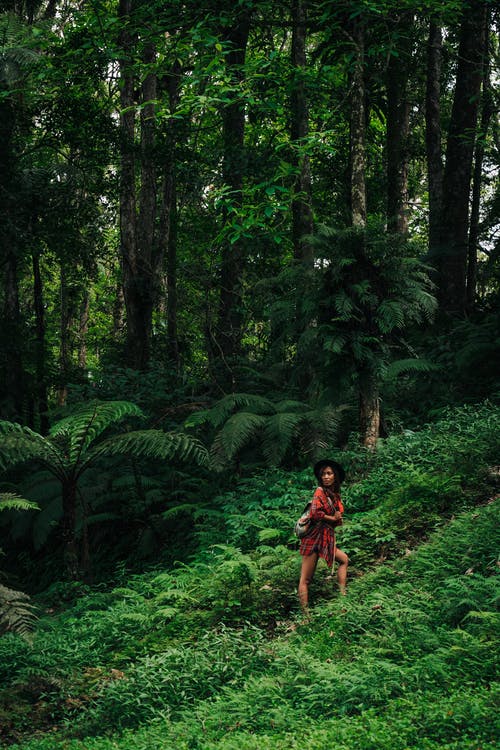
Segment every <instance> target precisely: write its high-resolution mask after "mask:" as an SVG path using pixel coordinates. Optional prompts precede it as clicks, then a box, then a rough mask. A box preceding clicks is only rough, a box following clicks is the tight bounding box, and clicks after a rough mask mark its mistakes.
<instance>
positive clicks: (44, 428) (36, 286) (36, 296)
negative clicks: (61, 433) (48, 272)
mask: <svg viewBox="0 0 500 750" xmlns="http://www.w3.org/2000/svg"><path fill="white" fill-rule="evenodd" d="M32 259H33V303H34V309H35V331H36V333H35V337H36V338H35V341H36V345H35V346H36V355H35V357H36V365H35V368H36V395H37V401H38V404H37V406H38V414H39V420H40V430H39V431H40V433H41V434H42V435H46V434H47V433H48V431H49V417H48V410H49V404H48V399H47V383H46V377H47V374H46V372H45V309H44V303H43V285H42V275H41V273H40V256H39V254H38V253H37V252H34V253H33V255H32Z"/></svg>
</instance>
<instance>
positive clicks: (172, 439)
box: [86, 430, 209, 466]
mask: <svg viewBox="0 0 500 750" xmlns="http://www.w3.org/2000/svg"><path fill="white" fill-rule="evenodd" d="M119 455H121V456H123V455H133V456H137V457H138V458H141V457H144V458H158V459H164V460H168V459H173V458H178V459H179V460H181V461H193V462H194V463H196V464H199V465H200V466H207V465H208V462H209V458H208V451H207V449H206V448H205V446H204V445H203V444H202V443H201V442H200V441H199V440H197V439H196V438H193V437H191V436H190V435H187V434H186V433H182V432H163V431H161V430H137V431H134V432H128V433H126V434H125V435H117V436H114V437H112V438H109V439H108V440H105V441H104V442H102V443H100V444H99V445H98V446H96V447H95V448H93V449H92V450H90V451H89V452H88V454H87V459H86V462H91V461H93V460H95V458H97V457H98V456H119Z"/></svg>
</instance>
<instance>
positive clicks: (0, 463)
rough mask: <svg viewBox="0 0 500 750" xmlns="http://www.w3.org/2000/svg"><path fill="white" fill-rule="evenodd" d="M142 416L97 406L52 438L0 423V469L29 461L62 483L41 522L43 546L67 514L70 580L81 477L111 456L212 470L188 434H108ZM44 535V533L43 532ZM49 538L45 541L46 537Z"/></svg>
mask: <svg viewBox="0 0 500 750" xmlns="http://www.w3.org/2000/svg"><path fill="white" fill-rule="evenodd" d="M142 416H143V415H142V412H141V410H140V409H139V408H138V407H137V406H135V404H132V403H130V402H127V401H113V402H93V403H92V404H86V405H85V406H84V407H83V408H80V409H78V411H76V412H75V413H73V414H71V415H69V416H67V417H65V418H64V419H62V420H60V421H59V422H57V423H56V424H55V425H53V427H52V428H51V430H50V433H49V435H48V437H43V436H42V435H38V434H37V433H35V432H33V431H32V430H29V429H28V428H26V427H21V426H20V425H16V424H11V423H8V422H0V435H2V436H3V439H2V440H1V442H0V468H2V469H6V468H9V467H14V466H16V465H19V464H21V463H25V462H27V461H30V460H32V461H38V462H40V463H41V464H42V465H43V466H44V467H45V468H46V470H47V471H48V472H50V473H51V474H52V475H53V476H54V477H55V478H56V479H57V480H58V482H59V489H60V494H59V496H58V497H54V498H53V499H52V501H51V502H50V503H49V504H48V505H47V506H46V508H45V512H44V513H43V514H42V515H41V518H40V519H39V524H38V525H39V529H40V533H39V534H38V539H39V541H42V540H43V539H44V538H46V535H47V534H48V533H49V531H50V529H51V523H52V522H53V521H56V520H57V516H58V514H60V513H62V517H61V520H62V531H63V538H64V540H65V549H66V553H65V554H66V566H67V570H68V574H69V575H70V577H73V578H74V577H76V576H77V575H78V570H77V568H78V564H77V553H76V541H75V540H76V523H77V508H78V498H79V494H78V493H79V485H80V483H81V480H82V475H83V474H84V473H86V472H88V471H89V470H90V469H91V468H92V466H93V465H94V464H95V462H96V461H97V460H98V459H100V458H102V457H104V456H106V457H112V456H126V455H131V456H136V457H137V458H143V457H144V458H153V459H161V460H171V459H174V458H175V459H179V460H181V461H191V462H192V463H195V464H199V465H207V464H208V452H207V450H206V449H205V447H204V446H203V445H202V444H201V443H200V442H199V441H198V440H196V439H194V438H192V437H191V436H189V435H187V434H184V433H173V432H170V433H165V432H162V431H161V430H138V431H137V430H136V431H134V432H128V433H125V434H122V435H114V436H112V437H107V438H106V436H105V433H106V432H107V431H108V430H109V429H110V428H113V427H116V425H118V424H120V423H121V422H123V420H124V419H125V418H126V417H142ZM42 530H43V532H42ZM44 534H45V537H44Z"/></svg>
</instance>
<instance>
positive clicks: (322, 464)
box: [313, 458, 345, 484]
mask: <svg viewBox="0 0 500 750" xmlns="http://www.w3.org/2000/svg"><path fill="white" fill-rule="evenodd" d="M327 466H330V467H331V468H332V469H333V470H334V472H335V473H336V475H337V479H338V480H339V483H340V484H342V482H343V481H344V479H345V471H344V469H343V468H342V466H341V465H340V464H338V463H337V462H336V461H331V460H330V459H329V458H323V459H321V461H318V462H317V463H316V464H314V467H313V471H314V475H315V477H316V479H317V480H318V482H321V472H322V471H323V469H326V467H327Z"/></svg>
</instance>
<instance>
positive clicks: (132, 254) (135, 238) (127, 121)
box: [119, 0, 157, 370]
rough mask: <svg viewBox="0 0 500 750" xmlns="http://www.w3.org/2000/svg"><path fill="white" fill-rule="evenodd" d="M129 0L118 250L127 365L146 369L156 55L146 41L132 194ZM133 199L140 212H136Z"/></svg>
mask: <svg viewBox="0 0 500 750" xmlns="http://www.w3.org/2000/svg"><path fill="white" fill-rule="evenodd" d="M132 10H133V3H132V0H120V2H119V17H120V22H121V30H120V35H119V44H120V48H121V53H122V54H121V57H120V83H121V85H120V106H121V111H120V131H121V149H120V161H121V170H120V252H121V260H122V276H123V296H124V300H125V308H126V312H127V355H128V361H129V364H130V365H131V366H132V367H135V368H136V369H140V370H142V369H146V368H147V366H148V364H149V360H150V356H151V332H152V312H153V301H154V294H155V275H154V273H153V269H152V262H153V261H152V257H153V252H154V243H155V218H156V168H155V157H154V147H155V132H156V125H155V111H154V108H155V104H154V100H155V98H156V87H157V78H156V74H155V73H153V72H151V70H150V69H151V66H152V64H153V63H154V60H155V58H156V53H155V49H154V46H153V45H150V44H146V45H145V48H144V52H143V62H144V64H145V66H147V69H148V68H149V71H150V72H148V73H147V74H146V76H145V78H144V80H143V82H142V84H141V85H140V91H141V104H142V108H141V116H140V172H139V173H140V191H139V201H137V194H136V167H137V165H136V158H135V149H136V146H135V135H136V124H137V123H136V113H135V105H136V98H135V91H136V88H137V87H139V83H138V81H137V79H136V76H135V74H134V70H133V64H134V56H135V54H136V44H135V43H136V41H137V38H136V36H135V35H134V34H133V33H132V31H131V30H130V29H131V21H132V20H131V13H132ZM137 202H139V211H138V213H137Z"/></svg>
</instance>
